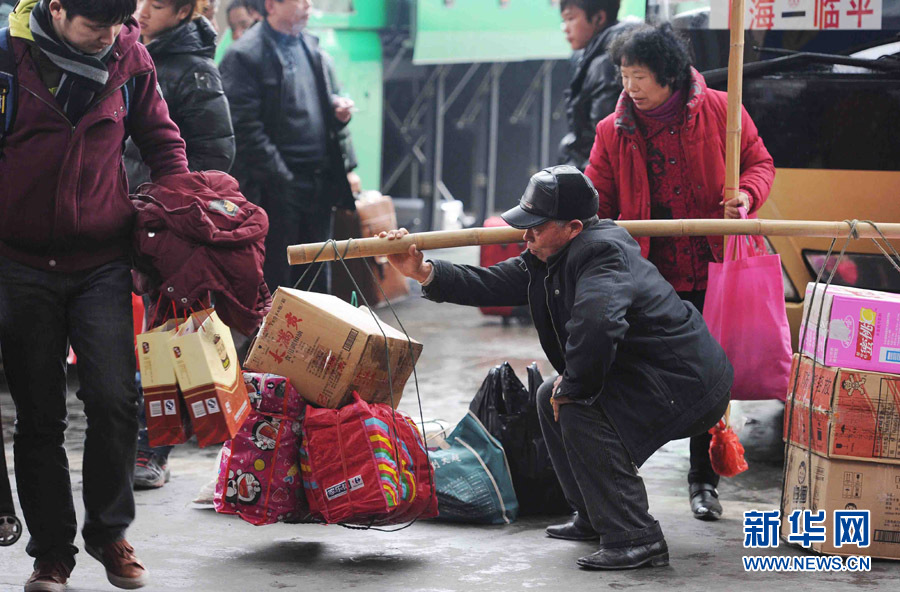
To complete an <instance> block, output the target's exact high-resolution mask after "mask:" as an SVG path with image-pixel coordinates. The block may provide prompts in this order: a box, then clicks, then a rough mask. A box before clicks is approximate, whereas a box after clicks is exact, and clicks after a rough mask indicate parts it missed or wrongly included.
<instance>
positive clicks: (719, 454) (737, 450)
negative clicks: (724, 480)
mask: <svg viewBox="0 0 900 592" xmlns="http://www.w3.org/2000/svg"><path fill="white" fill-rule="evenodd" d="M709 433H710V434H712V442H710V443H709V460H710V461H711V462H712V468H713V470H714V471H715V472H716V473H717V474H719V475H722V476H723V477H734V476H735V475H739V474H741V473H743V472H744V471H746V470H747V469H749V468H750V467H749V465H747V461H746V460H744V446H743V444H741V441H740V440H738V437H737V434H735V433H734V430H732V429H731V426H730V425H726V423H725V420H724V419H720V420H719V423H717V424H716V426H715V427H714V428H712V429H710V430H709Z"/></svg>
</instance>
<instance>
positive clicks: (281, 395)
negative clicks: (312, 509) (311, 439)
mask: <svg viewBox="0 0 900 592" xmlns="http://www.w3.org/2000/svg"><path fill="white" fill-rule="evenodd" d="M244 383H245V384H246V386H247V391H248V393H249V395H250V401H251V404H252V405H253V408H254V411H253V412H252V413H251V414H250V416H249V417H248V418H247V421H246V422H245V423H244V425H243V427H242V428H241V431H240V432H239V433H238V434H237V435H236V436H235V437H234V438H233V439H232V440H229V441H227V442H225V444H224V445H223V447H222V450H223V453H222V458H221V461H220V464H219V475H218V479H217V481H216V491H215V496H214V500H213V503H214V505H215V508H216V511H217V512H219V513H220V514H237V515H239V516H240V517H241V518H243V519H244V520H246V521H247V522H249V523H251V524H255V525H257V526H262V525H265V524H273V523H275V522H284V521H301V520H303V519H305V518H306V517H307V515H308V510H307V504H306V497H305V494H304V491H303V483H302V480H301V477H300V466H299V462H300V449H299V446H300V416H301V414H302V413H303V407H304V403H303V400H302V399H301V398H300V395H298V394H297V391H296V390H295V389H294V388H293V387H292V386H291V383H290V381H288V380H287V379H286V378H284V377H283V376H277V375H275V374H255V373H250V372H247V373H244Z"/></svg>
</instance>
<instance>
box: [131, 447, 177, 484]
mask: <svg viewBox="0 0 900 592" xmlns="http://www.w3.org/2000/svg"><path fill="white" fill-rule="evenodd" d="M168 482H169V463H168V461H167V459H163V458H160V456H159V455H158V454H154V453H153V452H148V451H145V450H138V453H137V461H135V463H134V488H135V489H159V488H160V487H162V486H163V485H165V484H166V483H168Z"/></svg>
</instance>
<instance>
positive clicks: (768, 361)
mask: <svg viewBox="0 0 900 592" xmlns="http://www.w3.org/2000/svg"><path fill="white" fill-rule="evenodd" d="M744 217H746V214H744ZM735 250H736V252H735ZM763 252H764V251H763ZM758 253H759V249H758V248H756V245H755V244H754V243H753V242H751V239H750V237H745V236H740V237H731V238H729V240H728V244H727V246H726V248H725V261H724V262H723V263H710V264H709V284H708V286H707V289H706V302H705V303H704V308H703V318H704V319H706V324H707V325H708V326H709V332H710V333H711V334H712V336H713V337H715V338H716V340H718V342H719V343H720V344H721V345H722V348H723V349H724V350H725V353H726V354H727V355H728V359H729V360H730V361H731V364H732V365H733V366H734V385H733V386H732V387H731V398H732V399H736V400H740V401H757V400H761V399H780V400H782V401H784V399H785V395H786V394H787V389H788V383H789V381H790V374H791V330H790V327H789V326H788V320H787V311H786V309H785V306H784V283H783V278H782V275H781V257H779V256H778V255H761V254H758Z"/></svg>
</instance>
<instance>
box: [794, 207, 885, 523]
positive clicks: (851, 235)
mask: <svg viewBox="0 0 900 592" xmlns="http://www.w3.org/2000/svg"><path fill="white" fill-rule="evenodd" d="M844 222H845V223H847V224H848V225H849V227H850V228H849V230H848V233H847V238H846V239H845V241H844V245H843V246H842V247H841V250H840V253H839V254H838V256H837V259H836V260H835V262H834V265H832V268H831V271H830V272H829V274H828V278H827V280H826V282H825V284H824V287H823V288H822V291H821V302H820V304H819V314H818V316H817V318H816V329H815V341H814V343H813V346H812V348H813V351H812V356H811V364H812V365H811V370H810V380H809V399H808V407H809V414H808V416H807V425H806V435H807V442H806V482H807V483H808V484H809V485H808V487H809V490H808V491H809V500H810V503H811V501H812V497H811V496H812V493H813V491H812V488H813V486H814V483H813V480H812V479H813V473H812V456H813V453H812V447H813V442H812V431H813V430H812V428H813V394H814V392H813V391H814V388H815V383H816V366H817V365H818V359H817V358H818V348H819V337H820V334H821V328H822V315H823V314H824V311H825V295H826V294H827V293H828V289H829V288H830V287H831V285H832V282H833V281H834V276H835V274H836V273H837V269H838V265H839V264H840V262H841V261H842V260H843V259H844V256H845V254H846V251H847V247H848V246H849V244H850V242H851V241H853V240H858V239H859V225H860V224H867V225H869V226H871V227H872V228H873V229H874V230H875V232H877V233H878V235H879V237H880V238H881V240H882V241H884V245H882V244H881V243H880V242H878V239H876V238H874V237H873V238H872V239H871V240H872V242H873V243H875V246H877V247H878V249H879V250H880V251H881V253H882V254H883V255H884V257H885V258H886V259H887V260H888V261H889V262H890V264H891V266H892V267H893V268H894V269H895V270H896V271H897V272H898V273H900V253H898V252H897V249H896V248H894V245H893V244H891V242H890V240H888V239H887V237H885V235H884V233H883V232H882V231H881V229H880V228H878V225H877V224H876V223H875V222H872V221H871V220H855V219H854V220H844ZM837 240H838V239H837V237H835V238H833V239H831V244H830V245H829V247H828V252H827V253H826V254H825V258H824V260H823V261H822V266H821V267H820V268H819V271H818V274H817V275H816V281H815V283H814V284H813V288H812V293H811V294H810V296H809V302H808V305H807V310H806V316H805V318H804V319H803V329H802V331H801V333H800V335H799V342H798V343H799V347H798V349H799V350H800V354H799V355H800V357H799V358H798V360H797V367H796V368H795V370H794V377H793V380H792V381H791V388H790V389H788V400H787V401H785V414H786V417H787V433H786V434H785V462H784V468H783V469H782V484H783V486H784V487H785V488H786V486H787V476H788V458H787V453H788V451H789V449H790V446H791V442H792V435H793V428H794V415H793V414H794V401H795V398H796V396H797V386H798V383H799V381H800V366H801V362H802V360H803V353H802V352H803V347H804V344H806V336H807V332H808V331H809V321H810V317H811V316H812V312H813V307H814V305H815V304H816V294H817V292H818V289H819V286H820V285H821V280H822V276H823V275H824V273H825V269H826V268H827V267H828V263H829V261H830V260H831V258H832V255H833V253H834V247H835V244H836V243H837ZM885 247H887V248H885ZM822 365H823V366H824V364H822ZM801 446H802V444H801ZM786 491H787V490H786V489H784V490H783V491H782V495H781V505H780V511H781V516H782V517H784V511H785V506H786V498H787V494H786ZM804 503H805V502H804ZM810 507H811V506H810Z"/></svg>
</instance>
